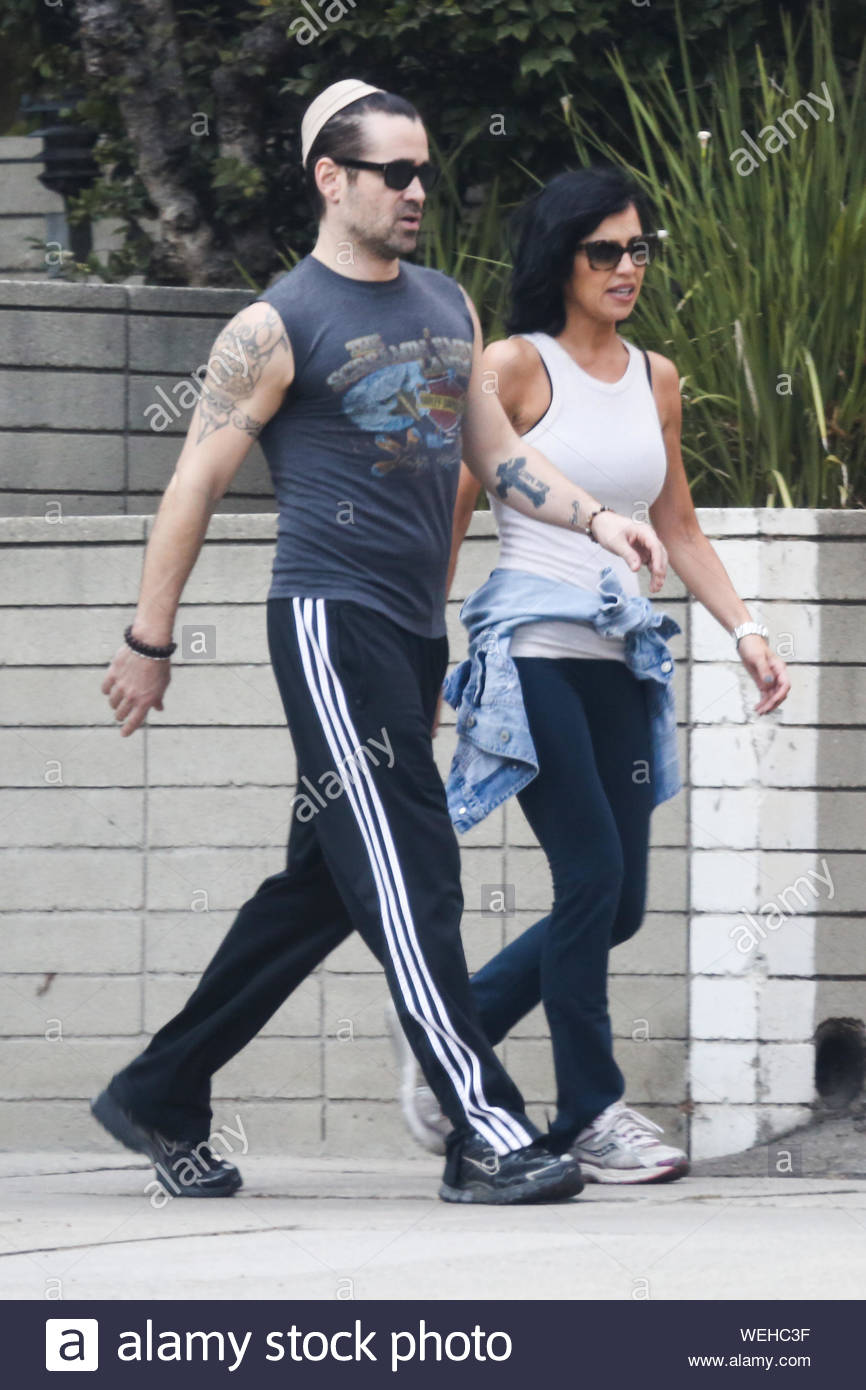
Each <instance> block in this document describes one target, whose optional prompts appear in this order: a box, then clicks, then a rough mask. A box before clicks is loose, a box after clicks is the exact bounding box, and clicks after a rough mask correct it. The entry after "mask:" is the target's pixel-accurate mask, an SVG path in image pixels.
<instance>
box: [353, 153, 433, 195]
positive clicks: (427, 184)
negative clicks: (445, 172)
mask: <svg viewBox="0 0 866 1390" xmlns="http://www.w3.org/2000/svg"><path fill="white" fill-rule="evenodd" d="M334 163H335V164H343V165H345V166H346V168H347V169H372V170H374V172H376V173H379V174H381V175H382V176H383V178H384V180H385V187H386V188H393V189H397V190H401V189H404V188H408V187H409V185H410V183H411V182H412V180H413V179H414V178H418V179H420V180H421V187H422V188H423V189H424V192H425V193H429V192H430V189H431V188H433V186H434V184H435V183H436V180H437V179H438V177H439V170H438V169H437V168H436V167H435V165H433V164H430V163H427V164H415V163H413V161H412V160H411V159H392V160H390V161H389V163H387V164H372V163H371V162H370V160H369V159H335V160H334Z"/></svg>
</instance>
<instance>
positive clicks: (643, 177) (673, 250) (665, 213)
mask: <svg viewBox="0 0 866 1390" xmlns="http://www.w3.org/2000/svg"><path fill="white" fill-rule="evenodd" d="M784 38H785V53H786V58H785V63H784V66H783V68H782V69H781V71H780V72H778V74H777V76H776V77H774V78H772V80H771V77H770V75H769V73H768V66H767V64H766V62H765V60H764V58H763V55H762V54H761V52H760V50H758V52H757V55H756V57H757V70H758V84H757V87H756V88H755V89H753V90H751V91H749V90H748V89H747V90H745V91H744V89H743V85H742V81H741V77H740V74H739V70H738V66H737V60H736V56H735V55H734V53H733V52H729V54H728V57H727V60H726V62H725V64H724V66H723V68H722V71H721V74H720V78H719V81H718V83H717V84H716V86H715V87H714V88H713V89H712V90H711V91H710V92H704V91H701V90H699V89H698V87H697V85H696V84H695V82H694V80H693V78H692V77H691V74H690V73H689V71H688V59H687V56H686V54H685V51H683V64H684V68H685V71H686V76H687V82H686V88H685V92H684V93H683V92H678V91H676V90H675V89H674V86H673V84H672V83H671V81H670V78H669V76H668V75H667V73H665V72H664V71H663V70H659V71H658V72H657V73H656V74H655V75H654V76H653V77H652V79H651V80H650V81H649V82H645V83H643V84H641V87H640V89H638V87H637V86H636V84H635V83H634V82H633V80H632V79H631V77H630V75H629V73H628V70H627V68H626V66H625V64H624V62H623V59H622V56H621V55H619V54H615V55H614V56H613V57H612V59H611V65H612V68H613V71H614V72H615V73H616V76H617V78H618V80H619V81H620V82H621V84H622V87H623V91H624V93H625V95H626V98H627V101H628V105H629V112H630V116H631V121H632V125H633V135H634V138H636V141H637V144H638V146H639V149H640V157H639V159H638V160H637V161H635V162H634V163H631V162H629V161H623V160H622V159H621V158H620V156H619V154H618V151H617V150H616V149H615V148H614V147H612V146H611V145H609V144H607V143H606V142H603V141H599V140H598V139H597V138H596V136H595V133H594V132H593V130H592V129H591V127H590V126H589V125H588V124H587V122H586V121H585V120H584V119H582V118H581V117H580V115H579V114H574V115H573V116H572V117H571V128H572V133H573V137H574V141H575V147H576V150H577V152H578V155H579V157H580V158H581V160H582V162H584V163H589V162H591V160H592V158H593V156H595V157H597V156H598V155H599V154H603V155H605V156H606V157H608V158H611V159H612V160H614V161H615V162H618V163H620V164H623V163H624V164H625V166H626V167H627V168H628V169H629V172H631V173H632V175H633V176H634V177H635V178H636V179H637V180H638V181H639V182H640V183H641V184H642V185H643V187H644V188H645V191H646V193H647V195H648V196H649V198H650V201H651V202H652V203H653V204H654V206H655V208H656V210H657V214H658V217H659V225H660V226H662V227H664V228H666V229H667V230H668V231H669V233H670V240H669V241H668V242H667V243H666V247H665V254H664V256H663V258H662V260H661V262H660V263H659V264H657V265H656V266H654V267H652V268H651V269H650V270H649V271H648V273H647V277H646V281H645V286H644V291H643V294H642V296H641V299H640V301H639V303H638V305H637V308H636V311H635V315H634V320H633V322H634V332H635V336H636V338H637V340H638V341H639V342H640V343H641V344H642V345H643V346H645V347H651V348H656V349H658V350H659V351H661V352H664V353H666V354H667V355H669V356H670V357H671V358H673V360H674V362H675V363H676V365H677V367H678V370H679V372H680V377H681V380H682V383H683V398H684V431H683V432H684V457H685V458H686V460H687V466H688V470H689V474H690V477H691V480H692V486H693V489H694V493H695V495H696V496H697V497H699V498H700V499H701V501H703V502H705V503H715V502H720V503H721V502H724V503H728V504H731V503H733V504H734V505H738V506H752V505H761V504H765V503H766V504H770V505H772V504H774V503H777V502H781V503H783V504H785V505H794V506H811V507H815V506H838V505H842V506H845V505H848V504H850V503H852V502H856V503H858V504H860V505H862V504H863V502H864V500H866V138H864V136H866V45H861V53H860V55H859V64H858V66H857V68H856V72H855V73H854V75H853V78H852V79H851V81H850V82H849V83H847V84H846V83H844V82H843V80H842V76H841V73H840V70H839V63H838V61H837V60H836V59H835V58H834V52H833V46H832V43H831V35H830V22H829V16H828V14H827V13H826V11H823V10H821V9H819V8H817V7H816V9H815V10H814V12H813V14H812V19H811V25H810V29H809V31H808V34H806V35H803V36H801V37H800V39H799V41H797V40H795V38H794V36H793V33H792V29H791V26H790V24H789V23H788V22H787V21H784ZM806 38H808V40H809V44H808V47H809V50H810V52H811V65H810V71H809V78H808V80H807V81H804V80H803V78H802V76H801V72H800V65H799V64H798V61H797V57H798V51H799V50H802V48H803V47H804V46H805V40H806ZM809 93H813V94H815V95H820V96H822V97H823V98H824V103H825V104H824V105H823V106H822V105H820V104H818V103H815V102H812V103H810V106H811V110H812V112H813V113H814V115H811V116H810V114H809V113H808V108H804V107H800V108H797V109H798V111H799V113H800V118H799V119H797V118H796V117H794V116H792V115H791V112H792V109H793V108H795V107H796V103H797V102H798V101H801V100H802V99H803V98H806V97H808V94H809ZM827 100H829V101H830V102H832V106H833V119H832V121H831V120H830V119H829V110H828V108H827V106H826V102H827ZM780 118H781V121H780ZM804 123H805V128H804ZM771 127H772V128H775V129H776V130H781V131H782V132H786V131H787V132H789V133H790V134H791V138H789V139H787V140H786V141H785V142H784V143H780V142H779V141H777V140H776V139H775V138H774V137H773V135H772V134H771ZM699 130H708V131H710V132H711V138H710V140H709V141H708V142H706V148H705V149H702V145H701V142H700V141H699V140H698V137H697V133H698V131H699ZM744 132H745V135H750V136H751V137H752V139H753V140H755V141H756V143H757V144H758V148H759V153H758V155H756V156H755V164H756V166H757V167H754V168H753V169H752V170H751V172H745V170H747V169H749V167H750V166H749V163H748V160H747V159H746V158H744V157H743V156H742V155H739V154H737V153H736V152H737V151H738V150H741V149H748V148H749V146H748V142H747V141H746V139H745V135H744ZM783 139H784V136H783ZM770 149H775V151H776V152H774V153H768V152H766V151H767V150H770ZM738 169H739V170H742V171H744V172H738Z"/></svg>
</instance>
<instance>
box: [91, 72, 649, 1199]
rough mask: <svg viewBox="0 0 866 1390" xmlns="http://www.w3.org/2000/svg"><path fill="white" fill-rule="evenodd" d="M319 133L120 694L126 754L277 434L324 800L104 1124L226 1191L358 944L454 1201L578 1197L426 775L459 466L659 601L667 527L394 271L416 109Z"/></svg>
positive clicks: (441, 802) (199, 1186) (283, 520)
mask: <svg viewBox="0 0 866 1390" xmlns="http://www.w3.org/2000/svg"><path fill="white" fill-rule="evenodd" d="M301 134H302V158H303V162H304V165H305V168H306V172H307V178H308V183H309V186H310V190H311V193H312V194H313V197H314V199H315V201H316V204H317V208H318V211H319V231H318V239H317V241H316V245H315V247H314V248H313V251H312V253H311V254H310V255H309V256H307V257H305V258H304V259H303V260H302V261H301V262H300V263H299V265H298V266H296V267H295V269H294V270H292V271H291V272H289V273H288V274H287V275H284V276H283V277H282V278H281V279H280V280H278V281H277V282H276V284H274V285H273V286H271V288H270V289H269V290H267V291H266V292H265V294H263V295H262V296H261V297H260V298H259V299H258V300H257V301H256V302H255V303H253V304H251V305H249V306H248V307H247V308H246V309H244V310H243V311H242V312H241V313H240V314H238V315H237V316H236V317H235V318H234V319H233V320H232V321H231V323H230V324H229V325H228V326H227V327H226V329H225V330H224V331H223V333H221V334H220V335H219V337H218V338H217V340H216V343H215V344H214V350H213V355H212V358H211V362H212V364H213V366H214V368H215V370H214V371H212V372H209V373H208V380H207V382H206V389H205V390H204V391H203V394H202V398H201V400H200V402H199V404H198V405H197V407H196V411H195V414H194V416H193V419H192V422H191V424H190V429H189V434H188V436H187V439H186V442H185V444H184V447H183V450H182V452H181V456H180V459H179V461H178V464H177V468H176V471H175V474H174V477H173V478H172V480H171V482H170V483H169V485H168V488H167V489H166V493H165V496H164V498H163V500H162V503H161V505H160V509H159V513H158V516H157V519H156V522H155V525H154V528H153V533H152V536H151V539H150V542H149V544H148V547H147V552H146V555H145V563H144V570H143V575H142V585H141V593H140V598H139V603H138V608H137V610H136V615H135V619H134V621H133V623H132V625H131V627H130V628H128V629H127V632H126V634H125V636H126V643H125V645H124V646H122V647H121V649H120V651H119V652H118V654H117V656H116V657H115V658H114V661H113V662H112V665H111V667H110V669H109V672H108V675H107V677H106V679H105V682H104V683H103V686H102V689H103V691H104V693H106V694H107V695H108V696H109V700H110V703H111V705H112V707H113V709H114V711H115V717H116V719H117V720H118V721H120V722H121V723H122V725H123V727H122V729H121V732H122V734H124V735H125V736H128V735H129V734H131V733H132V732H133V731H134V730H135V729H136V728H137V727H138V726H139V725H140V724H141V722H142V720H143V719H144V718H145V716H146V714H147V711H148V709H150V708H155V709H162V708H163V695H164V693H165V690H166V687H167V685H168V681H169V679H170V675H169V664H168V663H169V658H170V656H171V652H172V650H173V644H172V642H171V640H170V639H171V632H172V627H173V623H174V618H175V613H176V609H177V605H178V602H179V600H180V596H181V592H182V589H183V585H184V583H185V581H186V579H187V577H188V575H189V573H190V570H191V569H192V567H193V564H194V563H195V560H196V557H197V555H198V552H199V549H200V547H201V544H202V541H203V539H204V535H205V532H206V530H207V526H208V522H209V519H210V516H211V513H212V511H213V507H214V505H215V503H216V501H217V499H218V498H219V497H221V496H222V494H223V493H224V492H225V490H226V488H227V487H228V486H229V483H230V482H231V479H232V477H233V476H234V474H235V472H236V470H237V468H238V466H239V465H240V463H241V461H242V460H243V458H244V456H245V454H246V453H247V451H248V449H249V446H250V442H251V440H252V439H253V438H255V437H256V436H258V435H259V434H261V440H262V447H263V449H264V452H265V454H266V457H267V459H268V464H269V467H270V469H271V472H272V474H273V479H274V487H275V493H276V498H277V502H278V507H279V527H278V530H279V538H278V542H277V548H276V555H275V559H274V569H273V580H272V584H271V588H270V591H269V594H268V600H267V631H268V642H269V650H270V653H271V658H272V661H273V666H274V673H275V676H276V679H277V683H278V685H279V688H280V693H281V696H282V699H283V704H284V707H285V711H286V717H287V720H288V724H289V729H290V732H291V735H292V740H293V743H294V747H295V752H296V755H297V763H298V781H299V787H300V785H302V783H301V779H302V778H304V779H305V781H304V783H303V785H306V786H308V787H309V786H310V785H312V786H313V787H317V788H321V789H322V790H324V792H325V795H324V796H322V795H321V794H320V796H319V800H320V801H322V802H324V803H325V804H324V805H321V806H315V807H313V810H310V809H309V808H308V807H306V806H304V804H303V802H299V803H298V804H297V805H296V807H295V810H294V814H293V817H292V822H291V829H290V834H289V843H288V857H287V867H286V869H285V870H284V871H283V872H281V873H278V874H273V875H271V876H270V877H269V878H267V879H265V881H264V882H263V883H262V884H261V885H260V887H259V889H258V890H257V892H256V893H255V894H254V896H253V897H252V898H250V899H249V901H248V902H246V903H245V904H244V905H243V907H242V908H241V909H240V911H239V913H238V916H237V918H236V919H235V922H234V924H233V925H232V927H231V929H230V930H229V932H228V935H227V936H226V938H225V940H224V941H223V943H222V945H221V946H220V948H219V950H218V951H217V953H216V955H215V956H214V958H213V960H212V961H211V963H210V965H209V966H208V967H207V969H206V971H205V973H204V975H203V977H202V979H201V982H200V984H199V985H198V988H197V989H196V990H195V992H194V993H193V994H192V996H191V997H190V999H189V1000H188V1002H187V1004H186V1005H185V1007H184V1008H183V1009H182V1010H181V1012H180V1013H179V1014H178V1015H177V1016H176V1017H175V1018H174V1019H172V1020H171V1021H170V1022H169V1023H167V1024H166V1025H165V1026H164V1027H163V1028H162V1029H161V1030H160V1031H159V1032H158V1033H157V1034H156V1035H155V1037H154V1038H153V1039H152V1040H151V1042H150V1045H149V1046H148V1047H147V1049H146V1050H145V1051H144V1052H143V1053H142V1054H141V1055H140V1056H139V1057H137V1058H136V1059H135V1060H134V1061H133V1062H131V1063H130V1065H129V1066H128V1067H126V1068H125V1069H124V1070H123V1071H121V1072H120V1073H118V1075H117V1076H115V1077H114V1078H113V1080H112V1081H111V1083H110V1084H109V1086H108V1087H107V1089H106V1090H105V1091H103V1092H102V1094H101V1095H100V1096H98V1097H97V1099H96V1100H95V1101H94V1103H93V1112H94V1114H95V1116H96V1118H97V1119H98V1120H99V1121H100V1123H101V1124H103V1125H104V1127H105V1128H106V1129H107V1130H108V1131H109V1132H110V1133H111V1134H112V1135H113V1136H114V1137H115V1138H117V1139H119V1140H120V1141H121V1142H122V1143H124V1144H126V1145H127V1147H129V1148H132V1149H135V1150H136V1151H139V1152H143V1153H147V1154H148V1155H149V1156H150V1157H151V1158H152V1159H153V1160H154V1162H155V1163H156V1164H157V1165H158V1167H157V1172H158V1174H159V1175H160V1179H161V1180H164V1179H163V1175H164V1174H165V1175H167V1178H166V1179H165V1180H171V1175H172V1174H174V1175H175V1176H176V1177H179V1178H182V1186H181V1184H180V1183H175V1186H176V1187H181V1191H182V1193H183V1195H186V1196H202V1197H204V1196H216V1195H227V1194H229V1193H231V1192H233V1191H235V1190H236V1189H237V1188H238V1187H239V1186H240V1184H241V1178H240V1174H239V1173H238V1171H237V1169H236V1168H235V1167H234V1166H233V1165H231V1164H228V1163H226V1162H225V1161H223V1160H221V1159H219V1158H217V1157H216V1156H215V1155H214V1154H213V1153H212V1152H211V1150H210V1149H209V1147H208V1145H207V1143H206V1140H207V1136H208V1134H209V1132H210V1121H211V1108H210V1079H211V1076H212V1075H213V1073H214V1072H215V1071H216V1070H217V1069H218V1068H220V1067H222V1066H223V1065H224V1064H225V1063H226V1062H227V1061H228V1059H229V1058H230V1057H232V1056H233V1055H234V1054H235V1053H236V1052H238V1051H239V1049H240V1048H241V1047H243V1046H244V1045H245V1044H246V1043H247V1042H248V1041H249V1040H250V1039H251V1038H252V1037H254V1036H255V1034H256V1033H258V1032H259V1030H260V1029H261V1028H262V1027H263V1025H264V1024H265V1023H266V1021H267V1019H268V1018H269V1017H270V1016H271V1015H272V1014H273V1013H274V1011H275V1010H276V1009H277V1008H278V1007H279V1005H280V1004H282V1002H283V1001H284V999H286V997H287V996H288V995H289V994H290V993H291V992H292V990H293V989H295V988H296V987H297V986H298V984H300V983H301V981H302V980H304V979H305V978H306V977H307V975H308V974H309V973H310V972H311V971H312V970H313V969H314V968H315V967H316V966H317V965H318V964H319V962H320V961H321V960H322V959H323V958H324V957H325V956H326V955H327V954H328V953H329V952H330V951H331V950H333V948H334V947H335V946H337V945H338V944H339V942H340V941H342V940H343V939H344V938H345V937H346V936H347V935H348V934H349V932H350V931H352V930H353V929H356V930H357V931H359V932H360V933H361V935H362V937H363V938H364V940H365V941H366V943H367V944H368V946H369V947H370V949H371V950H372V951H373V952H374V954H375V955H376V956H377V958H378V959H379V960H380V961H381V962H382V964H383V966H384V969H385V975H386V978H387V981H388V985H389V988H390V990H391V994H392V997H393V1000H394V1003H395V1007H396V1009H397V1014H398V1017H399V1020H400V1023H401V1024H402V1026H403V1028H404V1029H405V1032H406V1035H407V1037H408V1039H409V1041H410V1044H411V1046H412V1048H413V1050H414V1052H415V1054H416V1056H417V1058H418V1061H419V1064H420V1066H421V1069H422V1071H423V1072H424V1075H425V1077H426V1078H427V1081H428V1083H429V1085H430V1087H431V1089H432V1091H433V1093H434V1094H435V1096H436V1099H437V1101H438V1102H439V1104H440V1106H441V1107H442V1111H443V1113H444V1114H445V1115H447V1116H448V1119H449V1120H450V1122H451V1124H452V1125H453V1126H454V1130H453V1134H452V1136H451V1138H450V1139H449V1146H448V1154H447V1158H446V1164H445V1173H444V1177H443V1182H442V1186H441V1188H440V1194H439V1195H440V1196H441V1197H442V1198H443V1199H445V1200H447V1201H461V1202H470V1201H471V1202H495V1203H503V1202H525V1201H537V1200H564V1199H567V1198H568V1197H571V1196H573V1195H574V1194H576V1193H577V1192H579V1191H580V1188H581V1178H580V1171H579V1168H578V1166H577V1165H576V1164H575V1163H574V1161H573V1160H572V1159H570V1158H569V1157H568V1156H564V1157H562V1156H554V1155H552V1154H551V1153H550V1152H549V1151H548V1149H547V1147H546V1145H545V1144H544V1142H543V1140H542V1139H541V1138H540V1136H539V1134H538V1131H537V1130H536V1128H535V1127H534V1126H533V1125H532V1123H531V1122H530V1121H529V1120H528V1119H527V1117H526V1115H525V1113H524V1105H523V1100H522V1098H521V1096H520V1094H519V1092H518V1090H517V1088H516V1087H515V1086H514V1084H513V1082H512V1081H511V1079H510V1077H509V1076H508V1075H507V1074H506V1072H505V1071H504V1069H503V1068H502V1066H501V1065H500V1063H499V1061H498V1059H497V1058H496V1056H495V1054H494V1052H493V1050H492V1048H491V1047H490V1045H489V1044H488V1043H487V1042H486V1040H485V1038H484V1036H483V1032H482V1029H481V1027H480V1023H479V1019H478V1016H477V1014H476V1011H475V1008H474V1006H473V1003H472V997H471V992H470V989H469V981H468V975H467V971H466V963H465V959H464V956H463V950H462V946H461V942H460V917H461V911H462V905H463V899H462V894H461V890H460V862H459V852H458V848H457V842H456V838H455V834H454V831H453V829H452V826H451V822H450V819H449V816H448V810H447V805H446V800H445V791H444V787H443V785H442V780H441V778H440V776H439V773H438V771H437V768H436V764H435V762H434V759H433V751H432V739H431V729H432V724H433V720H434V716H435V711H436V704H437V698H438V694H439V689H440V686H441V681H442V678H443V675H444V672H445V669H446V663H447V656H448V652H447V639H446V636H445V620H444V607H445V578H446V570H447V565H448V556H449V550H450V535H451V517H452V512H453V505H454V497H455V491H456V486H457V477H458V469H459V462H460V457H461V450H462V455H463V457H464V458H465V459H466V461H467V463H468V465H469V466H470V467H471V468H472V469H473V470H475V471H476V473H477V476H478V477H479V479H480V480H481V481H482V482H483V483H485V484H486V485H488V486H491V487H494V486H495V487H497V488H498V491H499V494H500V496H502V497H503V499H504V500H505V501H506V502H508V503H509V504H510V505H512V506H515V507H518V508H519V509H521V510H523V511H526V512H530V513H531V514H533V515H537V516H539V517H541V518H542V519H543V520H546V521H550V522H552V523H553V524H555V525H560V526H581V527H586V526H587V525H589V526H590V529H591V531H592V533H593V535H594V537H595V539H596V540H598V541H599V542H600V543H601V544H602V545H604V546H606V547H607V548H608V549H610V550H612V551H614V552H615V553H617V554H620V555H623V556H625V557H626V558H627V560H628V562H629V563H630V564H631V565H632V567H633V568H635V569H637V568H639V567H640V564H641V562H642V560H645V561H646V562H647V563H648V564H649V566H650V569H651V571H652V575H653V584H654V586H656V587H658V585H660V584H661V582H662V578H663V573H664V565H665V556H664V550H663V548H662V547H661V545H660V544H659V542H658V541H657V539H656V538H655V536H654V535H653V533H652V531H651V530H650V528H648V527H646V526H643V525H640V524H635V523H632V522H630V521H627V520H626V519H625V518H623V517H618V516H615V515H614V514H613V513H611V512H608V511H604V512H603V513H602V514H600V515H594V513H597V510H598V509H597V507H596V504H595V502H594V500H593V498H592V497H590V496H589V495H588V494H587V493H585V492H584V491H583V490H582V489H580V488H578V487H575V486H573V485H571V484H569V483H568V482H567V481H566V480H565V479H564V478H563V477H562V475H561V474H559V473H558V472H557V470H556V469H554V468H553V467H552V466H551V465H550V464H549V463H547V461H546V460H545V459H544V458H543V457H542V456H541V455H540V454H538V453H537V451H534V450H532V449H528V448H526V447H521V445H520V443H519V441H518V437H517V435H516V434H515V433H514V431H513V429H512V428H511V426H510V424H509V422H508V420H507V418H506V416H505V414H504V412H503V410H502V408H501V406H500V405H499V403H498V401H497V399H496V396H495V395H493V394H487V393H486V392H485V391H484V390H483V389H482V382H481V370H480V355H481V348H482V342H481V333H480V329H479V325H478V319H477V316H476V313H475V310H474V308H473V306H472V305H471V303H470V302H469V300H468V298H467V296H466V295H465V294H464V293H463V291H462V290H461V289H460V288H459V287H458V286H457V285H456V283H455V282H454V281H452V280H450V279H448V277H447V276H445V275H442V274H440V273H439V272H436V271H432V270H427V269H424V268H421V267H418V266H414V265H411V264H410V263H408V262H405V261H403V260H401V259H400V258H401V256H402V255H404V254H406V253H409V252H411V251H412V250H413V249H414V247H415V244H416V240H417V236H418V230H419V226H420V220H421V214H422V210H423V206H424V200H425V196H426V190H427V188H429V187H430V183H431V179H432V176H433V170H432V169H431V166H430V164H429V160H428V149H427V139H426V135H425V131H424V126H423V124H422V122H421V119H420V117H419V116H418V113H417V112H416V111H415V109H414V107H412V106H410V105H409V104H408V103H407V102H405V101H403V100H402V99H401V98H399V97H396V96H393V95H391V94H389V93H385V92H382V91H381V90H379V89H377V88H372V87H370V86H368V85H367V84H365V83H363V82H358V81H356V80H354V79H347V80H346V81H345V82H338V83H335V84H334V85H333V86H332V87H329V88H328V89H327V90H326V91H325V92H323V93H322V94H321V95H320V96H319V97H318V98H317V99H316V100H315V101H314V102H313V103H312V105H311V106H310V107H309V108H308V110H307V112H306V113H305V116H304V120H303V123H302V128H301ZM217 362H218V363H219V368H218V370H217V369H216V368H217ZM235 363H237V366H236V367H233V366H232V364H235ZM227 364H228V365H227ZM311 805H312V802H311Z"/></svg>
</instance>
